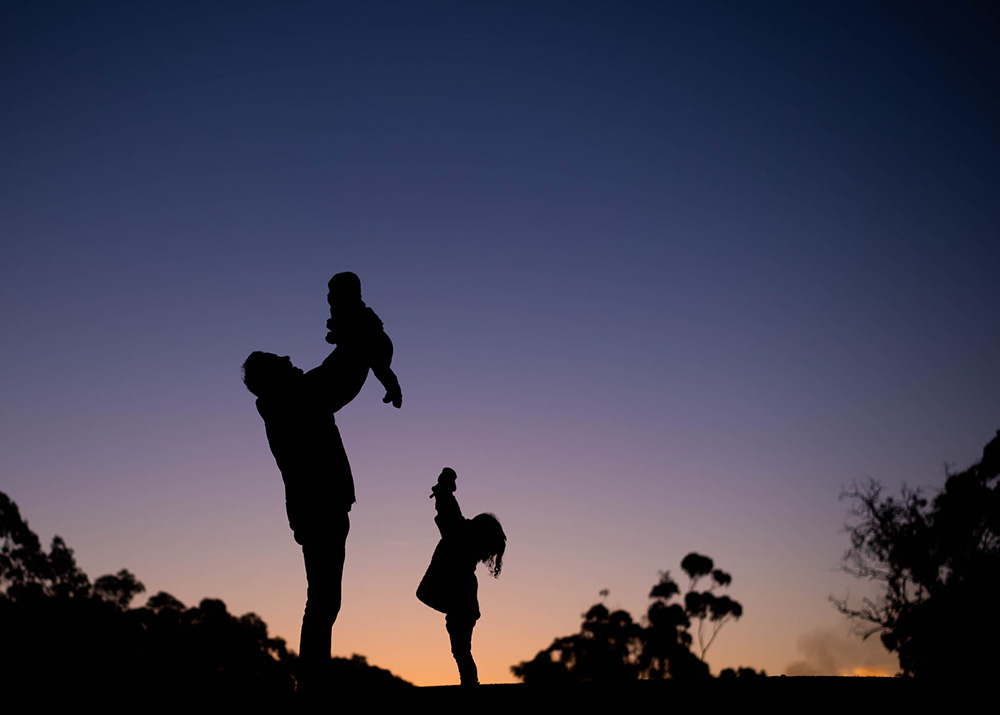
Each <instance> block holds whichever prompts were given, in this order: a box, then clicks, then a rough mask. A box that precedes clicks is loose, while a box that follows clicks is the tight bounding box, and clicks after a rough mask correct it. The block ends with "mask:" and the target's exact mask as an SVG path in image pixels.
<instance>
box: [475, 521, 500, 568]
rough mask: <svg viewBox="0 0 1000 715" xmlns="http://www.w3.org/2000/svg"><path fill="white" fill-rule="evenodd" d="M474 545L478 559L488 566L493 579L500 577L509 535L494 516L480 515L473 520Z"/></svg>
mask: <svg viewBox="0 0 1000 715" xmlns="http://www.w3.org/2000/svg"><path fill="white" fill-rule="evenodd" d="M472 543H473V547H474V548H475V550H476V559H477V560H478V561H482V562H483V563H485V564H486V568H488V569H489V571H490V574H491V575H492V576H493V578H498V577H499V576H500V569H501V568H503V552H504V550H506V548H507V535H506V534H504V533H503V527H501V526H500V522H499V521H497V518H496V516H494V515H493V514H480V515H479V516H476V517H473V519H472Z"/></svg>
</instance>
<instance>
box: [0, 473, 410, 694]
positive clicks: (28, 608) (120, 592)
mask: <svg viewBox="0 0 1000 715" xmlns="http://www.w3.org/2000/svg"><path fill="white" fill-rule="evenodd" d="M144 591H145V587H144V586H143V584H142V583H140V582H139V581H138V580H137V579H136V577H135V576H134V575H133V574H132V573H131V572H130V571H128V570H127V569H122V570H120V571H119V572H118V573H116V574H113V575H110V574H109V575H106V576H101V577H100V578H98V579H97V580H96V581H94V583H93V585H91V583H90V580H89V579H88V577H87V575H86V574H85V573H84V572H83V571H82V570H81V569H80V568H79V566H77V564H76V560H75V558H74V557H73V551H72V550H71V549H70V548H69V547H67V546H66V543H65V542H64V541H63V540H62V538H60V537H58V536H56V537H55V538H53V540H52V547H51V549H50V550H49V552H48V553H46V552H45V550H44V549H42V547H41V543H40V541H39V539H38V536H37V535H36V534H35V533H34V532H32V531H31V529H30V528H29V527H28V524H27V522H26V521H25V520H24V519H23V518H21V515H20V512H19V510H18V508H17V505H16V504H14V502H13V501H11V499H10V498H9V497H8V496H7V495H6V494H4V493H2V492H0V672H2V673H3V674H4V679H5V684H6V683H8V682H9V683H11V684H16V686H17V687H20V688H23V689H25V691H26V692H31V693H35V694H37V693H42V692H46V691H51V690H52V688H54V687H58V688H60V690H62V691H65V692H73V693H77V694H91V695H95V696H97V695H106V694H114V696H115V697H116V698H117V699H119V700H122V699H124V698H125V697H126V696H134V697H142V698H143V701H144V702H145V701H148V700H149V698H150V697H152V696H153V695H157V696H160V697H170V698H184V699H186V700H190V699H192V698H202V697H206V696H218V697H225V698H227V699H238V700H240V701H243V702H246V701H248V700H253V701H254V702H255V704H259V703H261V702H275V701H279V700H281V699H284V698H288V697H290V696H291V695H292V694H293V692H294V688H295V682H296V680H295V679H296V669H297V664H298V661H297V658H296V657H295V654H294V653H291V652H290V651H289V650H288V649H287V647H286V645H285V641H284V640H282V639H281V638H273V637H270V636H269V635H268V632H267V624H266V623H264V621H263V620H262V619H261V618H260V616H258V615H256V614H254V613H247V614H244V615H242V616H234V615H232V614H230V613H229V611H228V610H227V608H226V604H225V603H223V602H222V601H221V600H218V599H213V598H206V599H203V600H202V601H201V602H200V603H199V604H198V605H197V606H196V607H193V608H188V607H186V606H185V605H184V604H183V603H182V602H181V601H179V600H178V599H177V598H175V597H174V596H172V595H170V594H169V593H166V592H164V591H160V592H158V593H156V594H154V595H153V596H151V597H150V598H149V599H148V600H147V601H146V604H145V605H144V606H142V607H140V608H129V606H130V604H131V602H132V601H133V599H134V598H135V596H136V595H138V594H139V593H142V592H144ZM329 672H330V677H331V678H336V679H337V681H338V683H341V686H340V687H344V688H346V689H347V690H351V689H365V688H374V687H378V688H380V689H381V690H382V691H384V690H385V689H386V688H390V687H412V686H410V684H409V683H407V682H406V681H403V680H401V679H399V678H397V677H396V676H394V675H392V674H391V673H389V671H386V670H383V669H381V668H376V667H374V666H370V665H368V663H367V662H366V661H365V659H364V657H363V656H358V655H355V656H353V657H352V658H350V659H346V658H334V659H333V660H332V663H331V667H330V671H329ZM122 701H124V700H122Z"/></svg>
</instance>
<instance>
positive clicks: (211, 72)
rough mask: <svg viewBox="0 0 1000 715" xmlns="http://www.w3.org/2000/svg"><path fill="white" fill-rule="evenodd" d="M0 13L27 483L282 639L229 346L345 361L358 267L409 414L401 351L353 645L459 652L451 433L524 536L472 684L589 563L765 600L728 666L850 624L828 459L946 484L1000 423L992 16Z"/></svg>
mask: <svg viewBox="0 0 1000 715" xmlns="http://www.w3.org/2000/svg"><path fill="white" fill-rule="evenodd" d="M2 13H3V14H2V17H3V20H2V22H0V36H2V39H0V68H2V69H0V96H2V97H3V101H4V106H5V110H4V112H2V113H0V152H2V156H3V158H4V160H3V167H4V169H3V171H2V172H0V236H3V243H2V253H0V257H2V262H0V279H2V280H0V315H2V320H3V323H2V324H3V327H4V333H5V339H4V341H3V348H2V351H0V365H2V366H3V367H4V373H5V375H6V377H5V379H4V381H3V383H4V388H3V391H4V400H3V405H2V406H0V435H2V436H0V489H3V490H4V491H5V492H7V493H8V494H9V495H10V496H11V497H12V498H13V499H14V500H15V501H16V502H17V503H18V504H19V505H20V506H21V508H22V511H23V513H24V514H25V515H26V516H27V518H28V519H29V521H30V522H31V525H32V527H33V528H34V529H35V530H36V531H38V532H39V534H40V535H41V536H42V537H43V539H48V538H50V537H51V535H52V534H54V533H59V534H62V535H63V536H64V537H66V539H67V541H68V543H69V544H70V546H71V547H73V548H75V549H76V552H77V556H78V558H79V560H80V563H81V564H82V565H83V567H84V568H85V569H86V570H87V571H88V573H90V575H91V576H92V577H96V576H98V575H100V574H102V573H106V572H110V571H116V570H118V569H119V568H121V567H128V568H129V569H131V570H132V571H133V572H135V573H136V574H137V576H138V577H139V578H140V580H142V581H144V582H145V583H146V585H147V587H148V588H149V589H150V591H152V592H155V591H156V590H160V589H164V590H167V591H170V592H171V593H174V595H176V596H178V597H179V598H181V599H182V600H184V601H185V602H187V603H191V602H196V601H197V600H199V599H200V598H202V597H204V596H213V597H220V598H223V600H225V601H226V603H227V604H229V606H230V609H231V610H234V611H237V612H244V611H247V610H254V611H256V612H258V613H259V614H260V615H261V616H262V617H263V618H264V619H265V620H266V621H267V622H268V624H269V625H270V626H271V628H272V631H277V632H278V633H280V634H281V635H283V636H285V637H286V638H288V639H289V640H290V642H292V643H293V644H294V643H295V641H296V640H297V637H296V632H297V622H298V619H299V617H300V614H301V601H302V598H303V593H302V591H303V586H304V583H303V581H304V580H303V578H302V573H301V570H302V567H301V559H300V557H299V555H298V554H297V552H296V549H295V544H294V543H293V542H292V540H291V538H290V536H291V535H290V533H289V532H288V530H287V526H286V524H285V522H284V514H283V508H282V504H281V483H280V478H279V475H278V473H277V470H276V468H275V467H274V464H273V460H272V459H271V457H270V454H269V452H268V450H267V446H266V442H265V440H264V434H263V427H262V425H261V424H260V420H259V418H258V416H257V415H256V412H255V410H254V409H253V400H252V397H251V396H250V395H249V394H248V393H246V391H245V390H244V388H243V387H242V385H241V384H240V381H239V365H240V363H241V362H242V360H243V359H244V358H245V357H246V355H247V354H248V353H249V352H250V351H252V350H255V349H264V350H272V351H275V352H279V353H281V354H288V355H291V356H292V359H293V360H294V361H295V362H296V363H297V364H299V365H300V366H302V367H305V368H308V367H311V366H313V365H315V364H318V363H319V362H320V361H321V360H322V358H323V356H324V354H325V350H326V349H327V347H328V346H327V345H326V344H325V343H324V342H323V335H324V334H325V330H324V322H325V320H326V317H327V306H326V302H325V287H326V281H327V280H328V279H329V277H330V275H332V274H333V273H335V272H338V271H342V270H353V271H355V272H357V273H358V274H359V275H360V276H361V278H362V281H363V286H364V294H365V298H366V300H367V301H368V303H369V305H371V306H372V307H374V309H375V310H376V311H377V312H378V313H379V315H380V316H381V317H382V319H383V320H384V321H385V324H386V329H387V330H388V332H389V334H390V335H391V336H392V338H393V341H394V343H395V346H396V358H395V361H394V368H395V369H396V372H397V374H398V375H399V377H400V381H401V383H402V387H403V394H404V405H403V409H402V410H401V411H399V412H397V411H395V410H392V409H391V408H388V407H386V406H384V405H382V404H381V402H380V399H379V398H380V397H381V393H380V392H379V390H378V385H377V384H374V380H373V381H372V383H373V384H372V385H369V386H367V387H366V388H365V390H364V391H363V392H362V394H361V395H360V396H359V398H358V399H357V400H356V401H355V402H354V403H352V404H351V405H349V406H348V407H347V408H345V409H344V410H343V411H342V412H341V413H340V414H339V415H338V424H339V425H340V427H341V430H342V432H343V434H344V439H345V444H346V446H347V449H348V454H349V455H350V457H351V460H352V464H353V465H354V470H355V474H356V476H357V481H358V495H359V496H358V498H359V503H358V505H357V506H356V507H355V510H354V512H352V519H353V522H352V534H351V540H350V541H349V545H348V549H349V553H348V565H347V574H346V577H345V578H346V582H345V589H346V590H345V599H346V600H345V607H344V611H343V614H342V617H341V620H340V621H339V622H338V624H337V631H336V632H335V635H334V653H335V654H340V655H349V654H350V653H351V652H359V653H363V654H366V655H367V656H368V657H369V659H370V660H371V662H374V663H377V664H379V665H381V666H383V667H388V668H390V669H392V670H393V671H394V672H398V673H399V674H400V675H403V676H404V677H408V678H410V679H412V680H414V681H416V682H420V683H437V682H451V680H449V679H452V680H453V679H454V678H453V674H452V671H451V669H452V668H453V664H451V662H450V656H449V653H448V651H447V641H446V638H445V635H444V630H443V628H442V627H441V624H440V623H439V622H438V619H437V617H436V614H434V613H433V612H431V611H429V610H428V609H426V608H425V607H423V606H422V605H421V604H419V603H418V602H416V600H415V599H414V598H413V597H412V591H413V590H414V589H415V586H416V583H417V582H418V581H419V578H420V575H421V574H422V572H423V569H424V568H425V567H426V562H427V561H428V559H429V557H430V553H431V550H432V549H433V545H434V541H435V532H434V527H433V522H432V521H431V519H432V517H433V512H432V511H431V505H430V502H429V501H428V500H427V497H426V495H427V487H429V486H430V484H431V483H433V480H434V478H435V477H436V475H437V473H438V472H439V471H440V468H441V467H442V466H444V465H450V466H453V467H454V468H455V469H456V470H457V471H458V474H459V490H460V491H459V497H460V500H461V501H462V503H463V505H464V506H465V508H466V510H467V511H469V512H470V513H475V512H477V511H483V510H488V511H494V512H496V513H497V514H498V516H500V518H501V520H502V521H503V522H504V525H505V527H506V530H507V533H508V535H509V537H510V548H509V553H508V558H507V563H506V565H505V569H504V575H503V577H502V578H501V579H500V580H498V581H497V582H495V583H482V584H481V591H482V592H484V594H483V603H484V606H483V612H484V618H483V620H482V621H481V622H480V625H479V627H478V628H477V631H476V645H475V651H476V655H477V659H479V660H480V663H481V672H483V674H484V679H493V680H502V679H509V678H510V676H509V674H508V673H507V671H506V668H507V667H508V666H509V665H511V664H512V663H514V662H516V661H518V660H523V659H526V658H529V657H531V656H532V655H533V654H534V653H535V652H536V651H537V650H539V649H541V648H543V647H545V646H546V645H548V643H549V641H550V640H551V639H552V638H554V637H555V636H558V635H564V634H567V633H569V632H572V631H574V630H575V629H576V628H577V627H578V625H579V614H580V613H582V612H583V611H584V610H586V608H587V607H588V606H589V605H590V604H591V603H593V602H595V601H596V600H597V599H598V591H599V590H600V589H602V588H608V589H610V591H611V595H610V596H609V603H611V605H620V606H622V607H626V608H628V609H629V610H631V611H632V612H633V613H634V614H635V615H638V614H639V613H640V612H641V611H642V610H643V609H644V608H645V597H646V594H647V592H648V589H649V588H650V587H651V586H652V584H653V583H654V582H655V581H656V579H657V571H658V570H661V569H668V568H673V569H675V571H676V570H677V569H678V564H679V561H680V559H681V558H682V557H683V556H684V554H686V553H687V552H688V551H691V550H697V551H699V552H702V553H707V554H709V555H711V556H713V557H714V558H715V559H716V561H717V563H718V565H719V566H721V567H722V568H724V569H726V570H728V571H730V572H731V573H732V574H733V576H734V582H733V586H732V588H731V589H730V590H731V595H732V596H733V597H735V598H737V599H738V600H741V601H742V602H743V603H744V607H745V612H746V615H745V616H744V618H743V619H742V620H741V621H740V622H739V623H737V624H734V625H731V626H727V629H726V630H725V631H724V632H723V633H722V635H721V636H720V637H719V640H718V642H717V644H716V645H713V649H712V651H710V652H709V662H710V664H711V665H712V667H713V670H714V671H716V672H717V671H718V670H719V669H721V668H723V667H726V666H737V665H752V666H755V667H758V668H760V667H766V668H767V669H768V671H769V672H772V673H776V672H784V671H786V670H787V669H788V665H789V664H791V663H793V662H795V661H798V660H801V659H802V657H803V654H802V651H803V647H802V645H801V642H800V640H801V639H802V638H803V637H804V635H805V636H806V637H807V640H808V639H809V638H812V639H813V640H815V637H816V634H817V633H834V634H836V635H837V637H841V636H843V635H844V632H845V631H846V630H847V629H848V626H847V624H846V623H844V622H843V621H842V619H841V618H840V617H839V616H837V614H836V613H835V612H833V609H832V608H831V607H830V606H829V604H828V603H827V601H826V598H827V596H828V595H830V594H831V593H835V594H838V595H842V594H843V593H844V592H846V590H847V589H848V588H850V589H852V593H853V592H854V591H855V590H856V589H857V588H858V586H857V585H855V584H852V583H851V582H850V581H849V580H848V579H847V578H846V577H845V576H843V575H841V574H838V573H837V563H838V559H839V557H840V555H841V553H842V551H843V549H844V548H845V547H846V545H847V544H846V538H845V536H844V535H843V534H842V533H839V528H840V525H841V523H842V520H843V515H844V510H845V506H846V505H845V504H844V503H841V502H838V500H837V496H838V494H839V493H840V491H841V489H842V487H844V486H846V485H848V484H850V483H851V482H852V481H853V480H856V479H861V478H864V477H865V476H868V475H870V476H873V477H876V478H879V479H882V480H883V481H884V482H885V483H886V484H887V485H889V486H890V487H893V488H894V487H896V486H898V485H899V484H900V483H901V482H902V481H906V482H908V483H909V484H915V485H926V486H928V487H933V486H934V485H939V484H940V483H942V481H943V474H944V471H943V468H942V465H943V464H945V463H946V462H947V463H951V464H953V465H955V466H956V467H957V468H961V467H963V466H965V465H967V464H968V463H971V462H972V461H974V460H976V459H978V457H979V455H980V452H981V449H982V446H983V445H984V444H985V443H986V442H987V441H988V440H989V439H990V437H991V436H992V435H993V434H994V432H995V430H996V429H997V428H998V427H1000V414H998V405H1000V378H998V375H997V370H996V366H997V364H998V358H1000V331H998V329H997V326H996V319H995V315H996V306H997V305H1000V281H998V280H997V278H996V266H997V265H998V259H1000V241H998V238H1000V231H998V227H1000V211H998V209H997V202H996V200H995V195H996V187H997V186H998V185H1000V182H998V178H1000V177H998V169H997V167H998V166H1000V143H998V136H997V127H998V126H1000V100H998V97H1000V92H998V89H1000V88H998V86H997V79H996V73H995V70H994V68H995V67H996V66H997V56H996V55H997V50H996V48H997V47H998V44H997V27H998V23H997V18H996V17H995V13H994V12H993V11H992V10H989V9H988V8H986V9H984V8H983V7H978V6H975V5H966V4H962V3H957V4H956V3H948V4H945V3H877V4H876V3H839V2H838V3H809V4H807V5H806V6H802V5H799V4H795V3H780V2H759V3H728V2H700V3H652V2H650V3H646V2H626V3H602V2H577V3H560V2H550V3H522V2H496V3H451V2H432V3H402V2H371V3H365V4H364V5H363V7H361V6H358V5H357V4H353V3H332V2H331V3H320V2H283V3H277V2H240V3H207V4H203V3H156V2H151V3H143V4H141V5H137V4H135V3H115V2H107V3H100V4H96V5H88V6H83V7H81V6H80V5H79V4H76V3H62V2H58V3H57V2H32V3H22V2H14V3H7V4H6V5H5V7H4V9H3V10H2ZM481 581H483V579H482V578H481ZM401 634H403V635H401ZM810 634H811V635H810ZM831 637H833V636H831ZM844 637H846V636H844ZM852 657H853V656H852ZM858 657H861V656H858ZM887 662H888V663H889V664H890V666H891V663H892V659H891V658H889V659H888V661H887ZM842 665H843V667H845V668H847V667H853V665H854V664H852V663H843V664H842Z"/></svg>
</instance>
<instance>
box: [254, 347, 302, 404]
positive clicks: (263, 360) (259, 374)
mask: <svg viewBox="0 0 1000 715" xmlns="http://www.w3.org/2000/svg"><path fill="white" fill-rule="evenodd" d="M301 375H302V369H301V368H298V367H295V366H294V365H293V364H292V359H291V358H290V357H288V356H287V355H285V356H284V357H280V356H278V355H275V354H274V353H265V352H261V351H260V350H258V351H256V352H252V353H250V356H249V357H248V358H247V359H246V362H244V363H243V384H244V385H246V386H247V389H248V390H250V392H252V393H253V394H254V395H256V396H257V397H264V396H266V395H269V394H271V393H272V392H274V391H275V390H280V389H282V388H283V387H286V386H288V385H289V384H290V383H291V382H292V381H293V380H295V378H297V377H300V376H301Z"/></svg>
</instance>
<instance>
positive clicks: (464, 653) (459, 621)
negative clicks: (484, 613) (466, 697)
mask: <svg viewBox="0 0 1000 715" xmlns="http://www.w3.org/2000/svg"><path fill="white" fill-rule="evenodd" d="M444 624H445V628H447V629H448V636H449V637H450V638H451V654H452V655H453V656H455V662H456V663H458V675H459V677H460V678H461V680H462V685H479V671H478V670H477V669H476V661H474V660H473V659H472V629H473V628H475V627H476V619H474V618H470V617H468V616H460V615H452V614H448V615H447V616H445V619H444Z"/></svg>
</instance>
